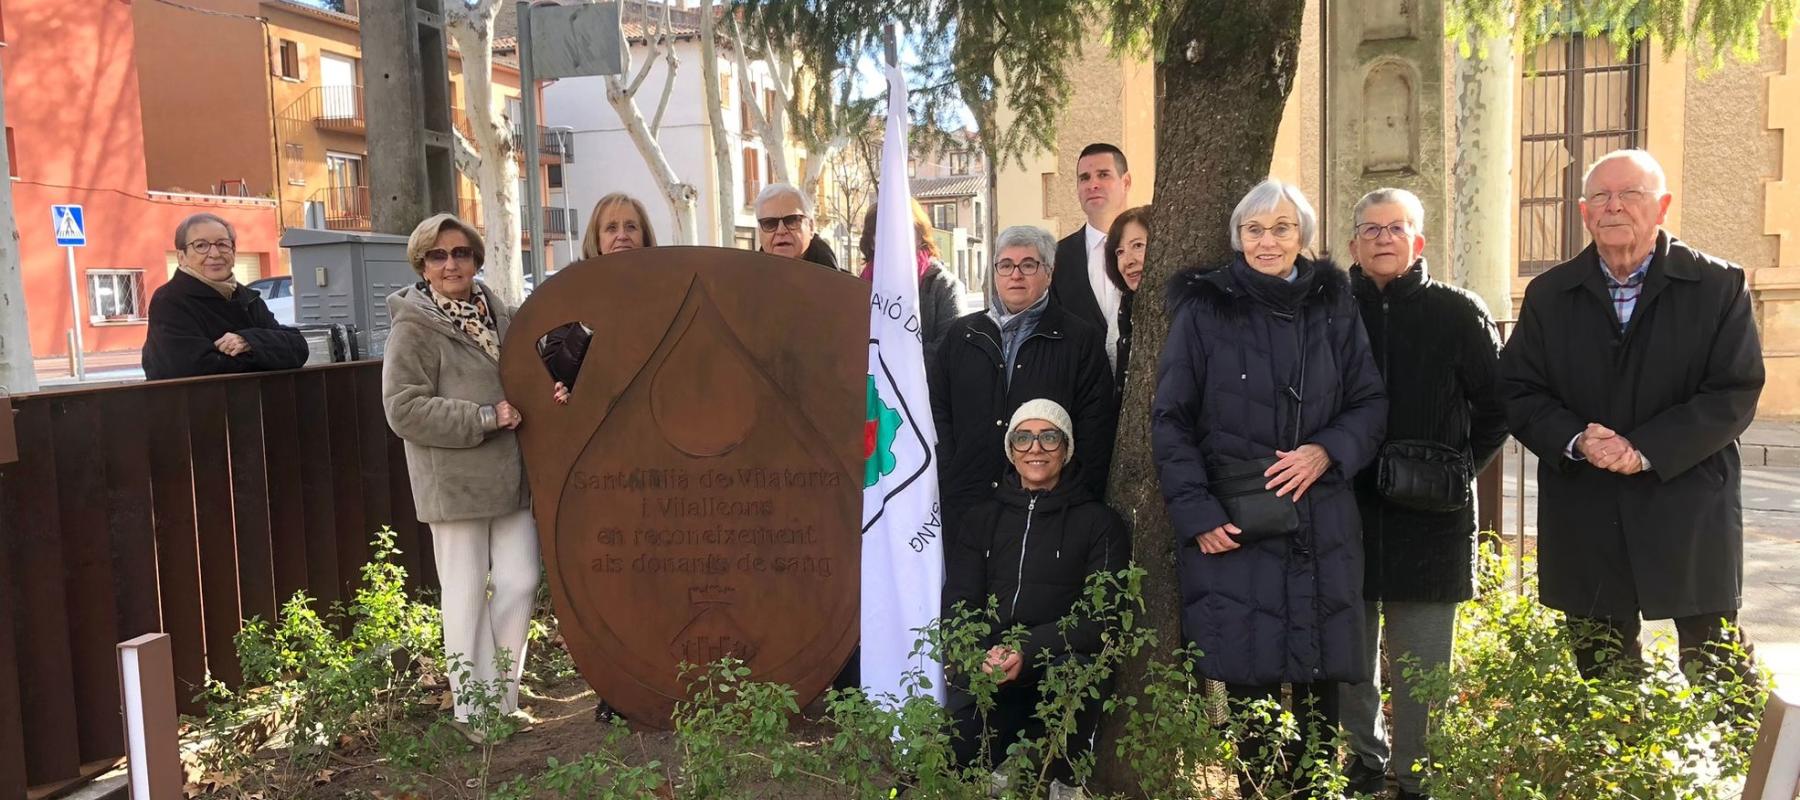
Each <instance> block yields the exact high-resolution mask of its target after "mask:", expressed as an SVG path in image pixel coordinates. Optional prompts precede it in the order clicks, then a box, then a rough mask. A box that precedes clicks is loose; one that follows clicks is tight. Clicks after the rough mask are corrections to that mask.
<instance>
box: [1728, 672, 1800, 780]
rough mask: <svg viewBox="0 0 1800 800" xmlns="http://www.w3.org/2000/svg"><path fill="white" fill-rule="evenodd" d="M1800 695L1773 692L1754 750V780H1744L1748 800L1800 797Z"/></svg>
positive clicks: (1752, 772) (1752, 767) (1752, 753)
mask: <svg viewBox="0 0 1800 800" xmlns="http://www.w3.org/2000/svg"><path fill="white" fill-rule="evenodd" d="M1797 708H1800V693H1797V692H1795V691H1794V690H1792V689H1789V690H1785V691H1784V690H1781V689H1777V690H1775V691H1773V692H1770V693H1769V705H1768V706H1767V707H1765V708H1764V709H1763V721H1762V728H1761V730H1758V731H1757V733H1756V747H1755V748H1754V749H1752V750H1751V751H1750V777H1749V778H1747V779H1745V781H1744V793H1743V795H1742V796H1743V798H1744V800H1794V797H1795V796H1796V795H1800V711H1797V710H1796V709H1797Z"/></svg>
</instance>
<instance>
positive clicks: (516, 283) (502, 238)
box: [444, 0, 549, 305]
mask: <svg viewBox="0 0 1800 800" xmlns="http://www.w3.org/2000/svg"><path fill="white" fill-rule="evenodd" d="M501 6H502V4H501V3H500V2H498V0H483V2H482V3H481V4H480V5H477V6H474V7H468V6H464V5H463V4H462V3H460V2H457V3H450V4H448V5H447V6H446V9H447V13H446V14H445V17H444V21H445V23H446V24H445V27H446V28H447V29H449V31H450V36H451V37H452V38H453V39H454V40H455V41H456V49H457V50H458V51H459V52H460V53H461V56H462V78H463V92H464V102H466V103H467V104H468V108H467V112H468V114H469V128H470V130H471V131H473V132H474V134H475V141H474V145H475V149H476V151H477V152H478V153H479V154H480V156H481V158H480V160H479V161H478V162H476V164H475V174H474V175H473V177H474V178H475V183H476V186H477V187H478V188H479V189H480V191H481V213H482V217H483V220H482V222H483V226H484V227H485V228H486V229H487V231H486V234H487V235H486V237H485V238H486V239H487V260H486V264H485V266H484V267H483V268H482V272H483V273H484V274H485V277H484V278H483V281H484V282H485V283H486V285H487V287H488V288H489V289H492V290H493V291H494V293H495V294H497V295H499V296H500V299H501V301H502V302H504V303H507V304H508V305H518V304H519V303H521V302H524V300H525V270H524V264H523V262H522V261H521V260H520V259H519V240H520V224H519V164H518V161H516V160H515V158H514V154H515V152H516V150H515V148H514V147H513V137H512V131H511V130H509V129H508V128H507V127H506V125H504V124H503V120H502V118H501V114H500V111H499V109H498V108H497V107H496V106H495V100H496V98H495V96H494V50H493V47H492V43H493V41H494V18H495V17H496V16H498V15H499V13H500V8H501ZM536 133H537V132H536V131H532V132H531V134H530V135H534V136H535V135H536ZM533 166H534V167H535V166H536V165H533ZM533 172H534V173H535V169H534V170H533ZM533 246H534V247H535V248H536V249H537V252H536V256H537V257H538V258H539V259H543V258H546V257H547V256H548V254H549V248H547V247H545V246H544V245H543V243H541V242H536V243H533Z"/></svg>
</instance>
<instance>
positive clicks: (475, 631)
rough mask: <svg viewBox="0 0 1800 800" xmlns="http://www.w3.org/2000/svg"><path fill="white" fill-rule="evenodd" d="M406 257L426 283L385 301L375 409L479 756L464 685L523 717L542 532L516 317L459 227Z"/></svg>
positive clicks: (447, 227)
mask: <svg viewBox="0 0 1800 800" xmlns="http://www.w3.org/2000/svg"><path fill="white" fill-rule="evenodd" d="M406 255H407V260H409V261H411V262H412V266H413V270H414V271H415V272H417V273H419V276H420V277H421V278H422V280H420V281H419V282H418V283H417V284H415V285H413V286H408V287H406V288H404V289H401V290H400V291H397V292H395V293H393V294H391V295H389V296H388V299H387V306H388V314H389V316H390V318H391V319H392V320H393V328H392V330H391V331H390V332H389V334H388V341H387V351H386V354H385V355H384V356H383V357H382V369H381V402H382V408H383V410H384V411H386V413H387V421H388V426H389V427H391V428H393V429H394V434H395V435H397V436H399V437H400V439H401V440H402V441H404V442H405V444H406V467H407V471H408V472H409V474H410V475H411V478H412V489H413V503H414V506H415V507H416V508H417V510H418V517H419V521H420V522H424V523H427V524H429V525H430V526H431V544H432V551H433V555H434V556H435V557H436V562H437V571H438V580H439V583H440V584H441V586H442V588H443V612H444V652H445V654H446V656H447V657H448V658H449V659H450V667H449V673H450V692H451V694H452V695H453V696H454V699H455V701H456V710H455V724H456V726H457V728H458V729H459V730H461V731H462V732H463V735H464V736H466V737H468V738H469V739H470V740H471V741H474V742H476V743H478V744H479V743H481V742H482V741H483V740H484V739H485V734H484V732H483V729H481V728H479V727H472V726H471V725H470V716H471V715H472V714H473V713H474V712H475V711H476V706H475V703H474V702H472V701H471V700H470V698H469V694H470V691H471V688H472V687H470V686H469V685H468V682H469V681H471V680H473V681H479V682H480V684H479V685H480V687H481V691H482V693H483V694H493V695H497V696H498V698H499V711H500V712H501V713H502V714H517V713H519V712H518V704H519V674H520V671H521V670H522V668H523V665H524V663H525V636H526V633H527V632H528V631H529V629H530V627H531V607H532V600H533V598H534V596H535V595H536V593H537V583H538V541H537V528H536V526H535V525H534V524H533V523H532V519H531V499H530V495H529V494H528V490H527V488H526V484H525V466H524V461H523V459H522V457H521V456H520V453H519V441H518V438H517V437H516V436H514V434H513V431H514V429H516V428H518V427H519V425H520V424H521V423H522V422H523V419H521V417H520V416H519V411H518V409H516V408H514V407H513V405H512V404H511V403H508V402H507V401H506V396H505V394H504V391H503V389H502V388H501V385H500V342H501V340H502V339H503V338H504V337H505V336H506V328H507V324H508V323H509V322H510V321H511V320H512V309H510V308H507V307H506V306H505V305H504V304H502V303H501V302H500V300H499V298H498V297H495V296H494V295H493V294H491V293H490V292H488V290H487V289H486V288H484V287H483V286H482V285H481V284H480V283H478V282H476V280H475V273H476V272H478V271H480V270H481V265H482V261H483V260H484V258H485V256H486V249H485V247H484V245H483V244H482V240H481V234H479V233H477V232H476V231H475V229H474V228H473V227H471V226H470V225H469V224H468V223H465V222H463V221H462V220H460V219H457V218H456V217H454V216H451V215H449V214H439V215H437V216H435V217H432V218H430V219H427V220H425V221H424V222H421V223H419V227H418V228H416V229H414V230H413V232H412V238H411V239H410V240H409V241H408V242H407V245H406ZM490 589H491V592H492V595H491V597H490V594H489V592H490Z"/></svg>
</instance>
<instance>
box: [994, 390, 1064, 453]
mask: <svg viewBox="0 0 1800 800" xmlns="http://www.w3.org/2000/svg"><path fill="white" fill-rule="evenodd" d="M1028 419H1041V420H1043V421H1045V422H1048V423H1050V424H1051V425H1055V426H1056V429H1057V430H1060V431H1062V432H1063V448H1062V449H1063V463H1065V464H1067V463H1069V462H1070V461H1073V460H1075V426H1074V425H1073V424H1071V423H1070V421H1069V412H1068V411H1066V410H1064V409H1063V407H1062V405H1061V404H1060V403H1057V402H1056V401H1055V400H1045V399H1043V398H1038V399H1036V400H1030V401H1027V402H1026V403H1025V404H1024V405H1022V406H1019V410H1018V411H1014V412H1013V415H1012V421H1011V422H1009V423H1007V424H1006V438H1012V432H1013V431H1016V430H1018V429H1019V425H1020V423H1023V422H1024V421H1026V420H1028ZM1000 447H1001V448H1002V449H1004V450H1005V451H1006V457H1007V459H1009V460H1010V459H1011V458H1012V445H1009V444H1007V443H1006V440H1005V439H1002V440H1001V441H1000Z"/></svg>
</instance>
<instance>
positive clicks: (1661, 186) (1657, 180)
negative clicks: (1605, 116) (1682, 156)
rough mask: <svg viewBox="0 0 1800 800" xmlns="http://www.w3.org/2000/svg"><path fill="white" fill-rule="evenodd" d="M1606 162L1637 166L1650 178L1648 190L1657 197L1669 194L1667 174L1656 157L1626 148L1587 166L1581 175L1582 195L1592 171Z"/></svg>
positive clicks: (1646, 152) (1643, 151) (1592, 173)
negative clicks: (1624, 162) (1626, 162)
mask: <svg viewBox="0 0 1800 800" xmlns="http://www.w3.org/2000/svg"><path fill="white" fill-rule="evenodd" d="M1608 161H1630V162H1631V163H1633V164H1636V165H1638V168H1639V169H1641V170H1643V171H1644V174H1646V175H1649V176H1650V184H1651V185H1650V186H1649V188H1651V189H1654V190H1655V191H1656V193H1657V194H1659V195H1662V194H1668V193H1669V174H1668V173H1667V172H1664V171H1663V167H1662V163H1661V162H1659V161H1657V160H1656V156H1653V155H1650V151H1649V150H1641V149H1637V148H1627V149H1624V150H1614V151H1612V152H1610V153H1607V154H1606V155H1603V156H1601V157H1600V158H1598V159H1596V160H1595V161H1594V163H1593V164H1590V165H1588V168H1587V172H1584V173H1582V174H1581V193H1582V194H1583V195H1586V194H1587V185H1588V180H1589V179H1591V178H1593V177H1594V170H1597V169H1599V168H1600V165H1601V164H1605V163H1606V162H1608Z"/></svg>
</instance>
